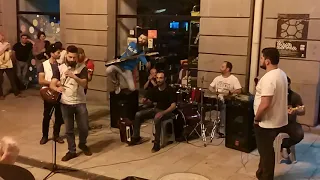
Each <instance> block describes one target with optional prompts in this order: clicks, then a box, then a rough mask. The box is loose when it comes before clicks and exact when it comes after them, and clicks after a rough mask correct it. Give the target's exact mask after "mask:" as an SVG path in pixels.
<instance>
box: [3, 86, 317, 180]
mask: <svg viewBox="0 0 320 180" xmlns="http://www.w3.org/2000/svg"><path fill="white" fill-rule="evenodd" d="M25 94H26V96H27V97H26V98H23V99H17V98H15V97H13V96H12V95H10V96H8V97H7V98H6V100H4V101H0V123H1V126H0V128H1V129H0V137H2V136H5V135H7V136H13V137H14V138H15V139H16V140H17V141H18V142H19V145H20V148H21V152H20V157H19V159H18V162H17V165H19V166H22V167H24V168H26V169H28V170H29V171H30V172H32V173H33V175H34V176H35V177H36V179H43V178H44V177H45V176H46V175H47V174H48V173H49V171H48V170H45V169H43V168H42V167H44V166H46V165H48V163H50V162H51V161H52V157H51V156H52V144H51V141H50V142H49V143H47V144H46V145H43V146H41V145H39V141H40V138H41V122H42V108H43V107H42V101H41V99H40V97H39V96H38V91H35V90H28V91H27V92H25ZM88 110H89V114H90V127H91V128H92V130H91V131H90V134H89V138H88V145H89V146H90V147H91V149H92V151H93V153H94V154H93V156H91V157H86V156H85V155H83V154H80V155H79V157H77V158H76V159H73V160H70V161H69V162H61V161H60V160H61V158H62V157H63V156H64V154H65V153H66V152H67V144H63V145H61V144H58V146H57V152H58V153H57V163H58V164H59V165H61V166H64V167H69V168H72V169H74V170H78V171H77V172H71V173H65V174H56V175H54V176H52V177H51V178H50V179H52V180H55V179H57V180H68V179H106V180H108V179H123V178H125V177H127V176H136V177H141V178H145V179H152V180H157V179H159V178H161V177H163V176H165V175H168V174H171V173H176V172H182V173H185V172H189V173H195V174H199V175H202V176H204V177H207V179H210V180H251V179H255V177H254V175H255V171H256V169H257V167H258V160H259V155H258V153H257V152H256V151H254V152H252V153H250V154H246V153H241V152H239V151H235V150H232V149H228V148H226V147H224V142H223V141H222V140H220V139H219V140H214V142H213V143H212V144H211V145H209V146H207V147H203V143H202V142H201V141H200V140H195V141H192V142H191V144H186V143H175V144H172V145H169V146H167V147H166V148H164V149H162V150H161V151H160V152H158V153H155V154H152V153H151V148H152V144H151V142H146V143H144V144H142V145H139V146H135V147H128V146H127V145H126V144H123V143H121V142H120V138H119V134H118V132H119V131H118V130H117V129H111V128H110V126H109V124H110V121H109V117H108V114H109V111H108V105H107V103H106V104H97V103H90V101H89V103H88ZM142 130H143V133H142V136H144V137H146V138H151V124H149V123H146V125H145V126H144V127H143V128H142ZM296 148H297V160H298V163H296V164H294V165H285V164H277V166H276V176H277V178H276V179H288V180H294V179H299V180H300V179H301V180H304V179H320V169H319V164H320V150H319V149H320V138H319V136H318V135H317V134H312V133H306V134H305V139H304V140H303V141H302V142H301V143H300V144H299V145H297V146H296ZM79 152H80V150H79Z"/></svg>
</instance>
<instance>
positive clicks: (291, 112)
mask: <svg viewBox="0 0 320 180" xmlns="http://www.w3.org/2000/svg"><path fill="white" fill-rule="evenodd" d="M287 79H288V106H289V107H288V125H287V126H286V127H285V131H287V132H286V133H288V134H289V136H290V137H289V138H285V139H283V142H282V146H281V147H282V156H283V158H285V159H288V160H289V154H290V153H291V152H290V147H291V146H293V145H295V144H298V143H299V142H300V141H301V140H302V139H303V138H304V132H303V129H302V126H301V124H299V123H298V122H297V116H303V115H305V108H304V106H303V102H302V98H301V96H300V95H299V94H298V93H296V92H294V91H292V90H291V86H290V85H291V79H290V78H289V77H287Z"/></svg>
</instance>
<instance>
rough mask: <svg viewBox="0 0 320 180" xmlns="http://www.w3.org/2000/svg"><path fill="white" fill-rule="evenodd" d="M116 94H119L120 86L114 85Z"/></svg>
mask: <svg viewBox="0 0 320 180" xmlns="http://www.w3.org/2000/svg"><path fill="white" fill-rule="evenodd" d="M114 92H115V93H116V94H119V93H120V92H121V87H120V86H116V90H115V91H114Z"/></svg>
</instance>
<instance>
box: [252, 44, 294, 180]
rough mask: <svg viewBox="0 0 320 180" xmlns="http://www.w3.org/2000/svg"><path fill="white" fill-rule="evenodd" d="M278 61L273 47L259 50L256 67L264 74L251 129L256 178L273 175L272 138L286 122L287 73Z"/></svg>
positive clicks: (283, 127) (278, 57) (277, 53)
mask: <svg viewBox="0 0 320 180" xmlns="http://www.w3.org/2000/svg"><path fill="white" fill-rule="evenodd" d="M279 60H280V55H279V51H278V50H277V49H276V48H265V49H263V50H262V56H261V58H260V67H261V68H262V69H265V70H266V74H265V75H264V76H263V77H262V78H261V79H260V81H259V82H258V84H257V87H256V95H255V99H254V112H255V119H254V123H255V125H254V130H255V135H256V142H257V147H258V151H259V154H260V163H259V168H258V170H257V172H256V176H257V178H258V179H259V180H272V179H273V177H274V167H275V153H274V149H273V141H274V140H275V138H276V137H277V135H278V134H279V133H280V132H284V131H285V128H286V125H287V124H288V113H287V112H288V96H287V94H288V82H287V75H286V74H285V73H284V72H283V71H282V70H281V69H279V68H278V64H279Z"/></svg>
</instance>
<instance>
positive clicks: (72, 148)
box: [61, 104, 89, 153]
mask: <svg viewBox="0 0 320 180" xmlns="http://www.w3.org/2000/svg"><path fill="white" fill-rule="evenodd" d="M61 111H62V116H63V120H64V124H65V127H66V135H67V141H68V150H69V152H71V153H75V152H76V142H75V135H74V120H76V122H77V126H78V130H79V145H85V144H86V143H87V137H88V131H89V127H88V124H89V123H88V120H89V119H88V111H87V106H86V104H75V105H66V104H61Z"/></svg>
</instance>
